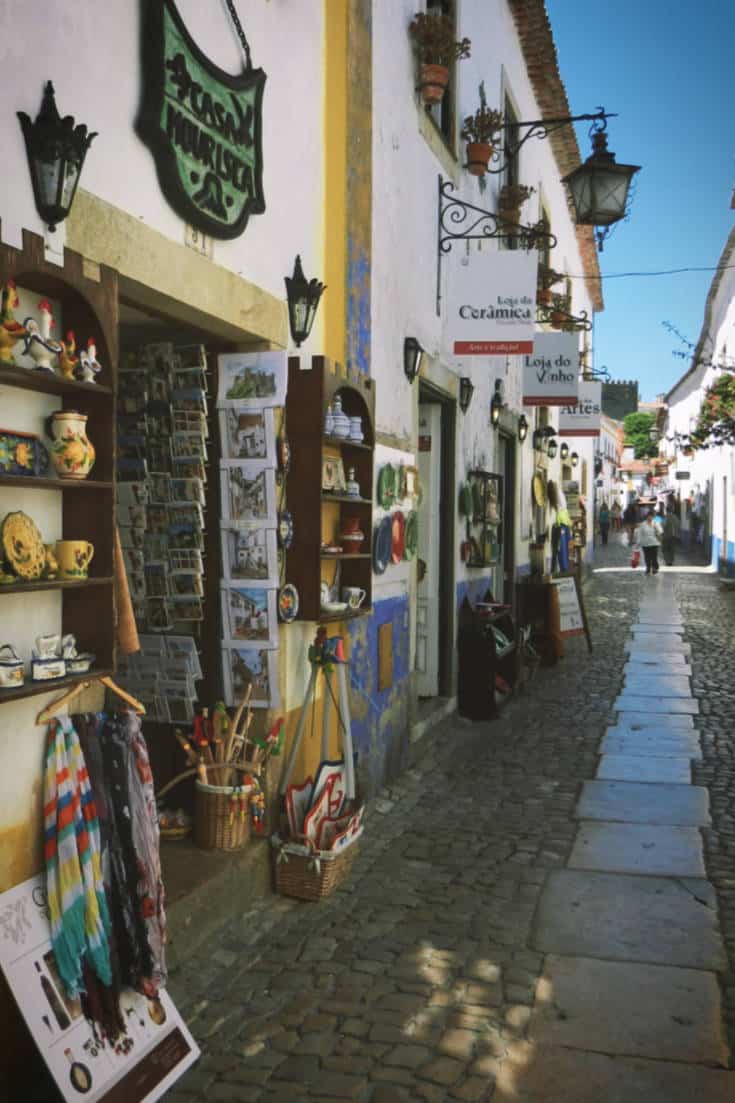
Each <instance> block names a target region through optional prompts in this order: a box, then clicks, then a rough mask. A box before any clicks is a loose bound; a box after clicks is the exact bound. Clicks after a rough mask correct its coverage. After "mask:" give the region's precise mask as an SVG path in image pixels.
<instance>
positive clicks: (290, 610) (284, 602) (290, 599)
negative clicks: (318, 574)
mask: <svg viewBox="0 0 735 1103" xmlns="http://www.w3.org/2000/svg"><path fill="white" fill-rule="evenodd" d="M278 615H279V617H280V618H281V620H282V621H283V622H284V623H285V624H290V623H291V621H292V620H296V617H297V616H298V615H299V591H298V590H297V589H296V587H295V586H294V584H293V583H292V582H287V583H286V585H285V586H281V588H280V590H279V591H278Z"/></svg>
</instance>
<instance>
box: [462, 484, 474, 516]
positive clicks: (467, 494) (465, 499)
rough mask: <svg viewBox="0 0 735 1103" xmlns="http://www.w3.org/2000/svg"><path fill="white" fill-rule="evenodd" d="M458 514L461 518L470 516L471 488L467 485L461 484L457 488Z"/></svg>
mask: <svg viewBox="0 0 735 1103" xmlns="http://www.w3.org/2000/svg"><path fill="white" fill-rule="evenodd" d="M459 512H460V513H461V515H462V516H463V517H471V516H472V512H473V510H472V487H471V486H470V484H469V483H462V485H461V487H460V488H459Z"/></svg>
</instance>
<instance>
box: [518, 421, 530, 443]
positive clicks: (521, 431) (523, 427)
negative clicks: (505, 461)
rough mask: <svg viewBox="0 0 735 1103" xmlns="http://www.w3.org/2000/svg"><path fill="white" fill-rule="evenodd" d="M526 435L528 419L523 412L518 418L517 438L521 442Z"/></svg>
mask: <svg viewBox="0 0 735 1103" xmlns="http://www.w3.org/2000/svg"><path fill="white" fill-rule="evenodd" d="M527 436H528V419H527V417H526V415H525V414H521V416H520V417H519V418H518V440H519V441H520V442H521V444H523V442H524V440H525V439H526V437H527Z"/></svg>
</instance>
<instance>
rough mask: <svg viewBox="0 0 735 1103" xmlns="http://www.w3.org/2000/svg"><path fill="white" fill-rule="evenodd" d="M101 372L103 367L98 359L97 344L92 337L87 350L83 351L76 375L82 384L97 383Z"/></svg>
mask: <svg viewBox="0 0 735 1103" xmlns="http://www.w3.org/2000/svg"><path fill="white" fill-rule="evenodd" d="M101 371H102V365H101V364H100V362H99V360H98V359H97V343H96V341H95V339H94V337H90V338H89V340H88V341H87V347H86V349H82V351H81V352H80V354H79V363H78V364H77V366H76V369H75V372H74V375H75V376H76V378H77V379H78V380H79V382H80V383H95V382H96V381H97V376H98V375H99V374H100V372H101Z"/></svg>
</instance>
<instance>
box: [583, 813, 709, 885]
mask: <svg viewBox="0 0 735 1103" xmlns="http://www.w3.org/2000/svg"><path fill="white" fill-rule="evenodd" d="M567 865H568V867H569V869H594V870H597V871H598V872H600V873H650V874H653V875H654V876H661V877H706V871H705V868H704V857H703V855H702V836H701V835H700V834H699V831H698V830H697V829H696V827H680V826H671V825H669V826H666V827H662V826H659V825H652V824H639V823H581V824H580V825H579V832H578V834H577V838H576V841H575V843H574V847H573V849H572V853H571V856H570V858H569V861H568V863H567Z"/></svg>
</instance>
